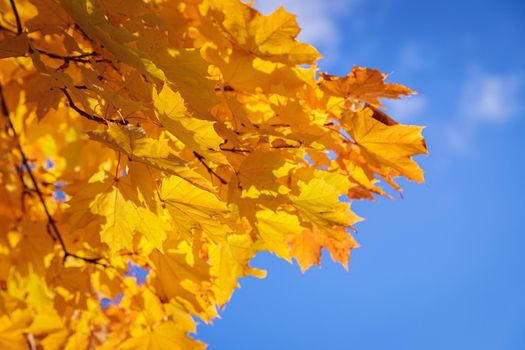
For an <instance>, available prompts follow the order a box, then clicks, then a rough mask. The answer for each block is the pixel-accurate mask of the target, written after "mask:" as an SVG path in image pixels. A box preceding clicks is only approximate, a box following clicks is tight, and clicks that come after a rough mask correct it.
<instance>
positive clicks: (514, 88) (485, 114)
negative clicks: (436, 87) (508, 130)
mask: <svg viewBox="0 0 525 350" xmlns="http://www.w3.org/2000/svg"><path fill="white" fill-rule="evenodd" d="M520 83H521V79H520V77H519V76H517V75H498V74H486V73H483V72H480V71H479V70H475V71H474V72H472V73H471V74H470V77H469V78H468V79H467V81H466V82H465V84H464V86H463V88H462V91H461V100H460V106H459V112H460V115H461V116H462V118H467V119H470V120H474V121H476V122H480V123H485V122H487V123H502V122H506V121H508V120H509V119H511V118H512V117H514V115H516V114H517V113H518V111H519V99H518V91H519V87H520Z"/></svg>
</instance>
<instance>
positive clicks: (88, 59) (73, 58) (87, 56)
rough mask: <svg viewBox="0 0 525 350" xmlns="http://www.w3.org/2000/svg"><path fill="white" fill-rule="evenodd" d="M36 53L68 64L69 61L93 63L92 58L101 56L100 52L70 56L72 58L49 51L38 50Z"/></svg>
mask: <svg viewBox="0 0 525 350" xmlns="http://www.w3.org/2000/svg"><path fill="white" fill-rule="evenodd" d="M36 51H38V52H39V53H41V54H42V55H46V56H47V57H50V58H54V59H57V60H64V61H66V62H68V61H76V62H83V63H89V62H91V58H92V57H95V56H98V55H99V54H98V52H95V51H93V52H88V53H83V54H79V55H70V56H62V55H59V54H56V53H52V52H48V51H45V50H41V49H36Z"/></svg>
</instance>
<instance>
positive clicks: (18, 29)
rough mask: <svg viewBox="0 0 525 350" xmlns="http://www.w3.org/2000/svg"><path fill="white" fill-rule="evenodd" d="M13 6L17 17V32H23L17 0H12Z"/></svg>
mask: <svg viewBox="0 0 525 350" xmlns="http://www.w3.org/2000/svg"><path fill="white" fill-rule="evenodd" d="M10 2H11V8H12V9H13V14H14V15H15V19H16V32H17V34H22V22H21V21H20V15H19V14H18V9H17V8H16V4H15V0H10Z"/></svg>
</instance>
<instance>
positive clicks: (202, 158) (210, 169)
mask: <svg viewBox="0 0 525 350" xmlns="http://www.w3.org/2000/svg"><path fill="white" fill-rule="evenodd" d="M193 154H194V155H195V157H197V159H198V160H199V162H201V164H202V165H204V167H205V168H206V170H208V172H209V173H210V174H212V175H215V177H216V178H217V179H219V181H220V182H221V183H222V184H223V185H226V184H227V183H228V181H226V180H224V179H223V178H222V177H221V176H220V175H219V174H217V173H216V172H215V170H213V169H212V168H210V166H209V165H208V164H206V162H205V161H204V157H203V156H202V155H200V154H199V153H197V152H195V151H193Z"/></svg>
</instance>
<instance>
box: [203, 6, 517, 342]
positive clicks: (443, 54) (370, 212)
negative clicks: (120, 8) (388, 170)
mask: <svg viewBox="0 0 525 350" xmlns="http://www.w3.org/2000/svg"><path fill="white" fill-rule="evenodd" d="M256 4H257V6H258V7H259V8H261V9H263V10H264V11H267V12H268V11H270V10H271V9H275V8H276V7H278V5H279V4H284V5H285V6H286V7H287V8H288V9H289V10H290V11H291V12H294V13H297V14H298V18H299V22H300V24H301V25H302V27H304V28H305V31H304V33H303V35H302V37H303V39H304V40H306V41H309V42H312V43H314V44H316V46H318V47H319V48H320V49H321V51H322V52H323V53H324V54H325V55H326V56H327V58H326V59H324V60H322V61H321V68H322V70H323V71H327V72H329V73H331V74H340V75H343V74H346V73H347V72H348V71H349V70H350V69H351V68H352V66H353V65H354V64H356V65H360V66H369V67H373V68H379V69H381V70H382V71H384V72H387V73H389V74H390V81H392V82H399V83H403V84H406V85H408V86H409V87H411V88H414V89H416V90H417V91H419V93H420V94H419V95H418V96H416V97H411V98H408V99H405V100H402V101H400V102H395V103H390V104H388V107H389V109H388V111H389V112H390V114H391V115H392V116H393V117H395V118H396V119H398V120H400V121H402V122H404V123H408V124H419V125H426V126H427V128H426V129H425V132H424V135H425V137H426V138H427V143H428V146H429V150H430V156H428V157H422V158H419V161H420V162H421V164H422V166H423V167H424V169H425V171H426V180H427V182H426V184H424V185H417V184H413V183H404V185H405V191H404V199H399V198H398V199H396V200H394V201H391V200H383V199H380V200H378V201H377V202H376V203H371V202H356V203H354V205H353V208H354V209H355V210H356V212H357V213H358V214H359V215H361V216H364V217H365V218H367V220H366V221H364V222H362V223H359V224H358V225H357V228H358V233H357V235H356V238H357V240H358V241H359V243H360V244H361V248H360V249H356V250H354V251H353V258H352V260H351V261H350V264H349V267H350V268H349V272H346V271H345V270H344V269H343V268H342V267H341V266H339V265H336V264H334V263H333V262H332V261H331V260H330V259H329V258H326V259H324V261H323V265H322V267H321V268H312V269H311V270H308V271H307V272H306V273H305V275H302V274H301V272H300V269H299V268H298V266H297V265H295V266H294V265H289V264H288V263H287V262H285V261H283V260H279V259H278V258H276V257H274V256H272V255H262V256H259V257H257V258H256V259H255V260H254V263H253V264H254V265H255V266H257V267H262V268H265V269H267V270H268V277H267V278H266V279H264V280H257V279H244V280H242V281H241V286H242V288H240V289H239V290H238V291H236V293H235V294H234V296H233V299H232V301H231V302H230V303H229V304H228V305H227V306H226V308H225V309H224V310H223V312H222V319H220V320H216V321H215V322H214V324H213V325H212V326H205V325H201V326H200V327H199V338H201V339H204V340H205V341H206V342H208V343H209V344H210V345H209V349H210V350H222V349H227V350H236V349H239V350H240V349H242V350H245V349H251V350H257V349H360V350H368V349H381V350H383V349H403V350H408V349H418V350H419V349H425V350H431V349H447V350H451V349H462V350H463V349H476V350H483V349H491V350H492V349H498V350H507V349H508V350H514V349H516V350H518V349H525V259H524V256H525V254H524V253H523V250H524V249H525V229H524V228H523V226H524V223H523V221H524V219H525V213H524V211H525V205H524V204H523V198H522V197H523V195H524V194H525V191H524V190H523V184H522V183H521V182H522V180H523V178H524V174H525V137H523V130H525V44H524V43H525V39H524V38H525V2H524V1H510V0H497V1H495V0H483V1H479V0H478V1H467V0H456V1H421V0H419V1H418V0H281V1H278V0H260V1H258V2H257V3H256Z"/></svg>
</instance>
